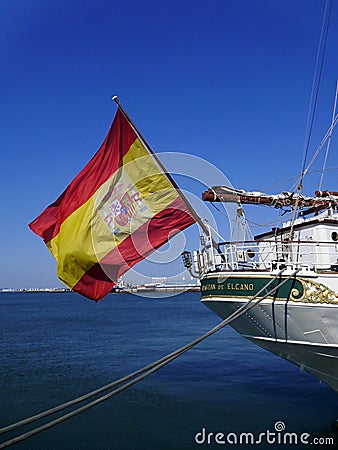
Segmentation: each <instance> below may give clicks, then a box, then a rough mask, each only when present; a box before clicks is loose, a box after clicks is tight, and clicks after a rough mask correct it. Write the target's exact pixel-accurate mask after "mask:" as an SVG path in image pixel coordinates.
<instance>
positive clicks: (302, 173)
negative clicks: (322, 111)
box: [290, 0, 332, 237]
mask: <svg viewBox="0 0 338 450" xmlns="http://www.w3.org/2000/svg"><path fill="white" fill-rule="evenodd" d="M331 9H332V0H327V2H326V5H325V11H324V16H323V22H322V30H321V35H320V40H319V45H318V52H317V61H316V68H315V73H314V77H313V85H312V93H313V88H314V83H315V79H316V72H317V63H318V59H319V55H320V49H321V44H322V38H323V30H324V25H325V21H326V15H327V10H328V18H327V21H326V27H325V37H324V44H323V50H322V52H321V53H322V55H321V62H320V70H319V76H318V80H317V87H316V94H315V101H314V105H313V110H312V116H311V123H310V128H309V132H308V138H307V141H306V140H305V142H306V146H305V154H304V159H303V167H302V172H301V175H300V178H299V182H298V187H297V192H298V194H300V193H301V191H302V189H303V179H304V176H305V173H306V171H305V164H306V160H307V155H308V152H309V146H310V140H311V135H312V128H313V122H314V118H315V113H316V109H317V103H318V93H319V87H320V82H321V79H322V72H323V66H324V56H325V51H326V43H327V36H328V31H329V25H330V18H331ZM312 93H311V100H312ZM310 107H311V103H310ZM309 112H310V108H309ZM308 117H309V116H308ZM307 128H308V127H307ZM305 136H306V134H305ZM299 200H300V195H298V197H297V199H296V203H295V208H294V213H293V217H292V221H291V226H290V236H291V237H292V235H293V229H294V225H295V221H296V217H297V211H298V205H299Z"/></svg>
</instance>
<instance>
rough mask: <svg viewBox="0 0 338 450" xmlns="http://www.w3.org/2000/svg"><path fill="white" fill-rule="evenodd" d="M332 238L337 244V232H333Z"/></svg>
mask: <svg viewBox="0 0 338 450" xmlns="http://www.w3.org/2000/svg"><path fill="white" fill-rule="evenodd" d="M331 238H332V240H333V241H335V242H337V241H338V233H337V232H336V231H333V232H332V233H331Z"/></svg>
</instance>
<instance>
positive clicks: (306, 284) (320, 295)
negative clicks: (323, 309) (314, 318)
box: [290, 278, 338, 305]
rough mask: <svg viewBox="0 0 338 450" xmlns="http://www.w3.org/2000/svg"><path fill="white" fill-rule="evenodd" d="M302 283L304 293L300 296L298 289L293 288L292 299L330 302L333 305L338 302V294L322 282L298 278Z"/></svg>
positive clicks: (306, 301) (308, 301) (307, 301)
mask: <svg viewBox="0 0 338 450" xmlns="http://www.w3.org/2000/svg"><path fill="white" fill-rule="evenodd" d="M297 280H298V281H299V282H300V283H302V286H303V290H304V291H303V295H302V296H301V297H300V298H299V291H298V289H292V291H291V294H290V300H291V301H293V302H303V303H329V304H333V305H337V304H338V296H337V294H336V293H335V292H334V291H333V290H332V289H330V288H328V287H327V286H325V285H324V284H322V283H316V282H315V281H312V280H304V279H303V278H297Z"/></svg>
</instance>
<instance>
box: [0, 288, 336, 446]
mask: <svg viewBox="0 0 338 450" xmlns="http://www.w3.org/2000/svg"><path fill="white" fill-rule="evenodd" d="M0 317H1V332H0V338H1V341H0V361H1V366H0V426H6V425H8V424H10V423H12V422H15V421H18V420H20V419H23V418H25V417H27V416H31V415H33V414H36V413H38V412H40V411H44V410H46V409H48V408H51V407H54V406H56V405H58V404H60V403H63V402H66V401H69V400H71V399H73V398H75V397H78V396H80V395H83V394H85V393H87V392H89V391H92V390H94V389H96V388H98V387H100V386H102V385H105V384H107V383H110V382H112V381H114V380H115V379H117V378H119V377H121V376H124V375H126V374H128V373H130V372H133V371H135V370H136V369H139V368H141V367H143V366H145V365H147V364H149V363H151V362H152V361H155V360H157V359H159V358H160V357H162V356H164V355H166V354H168V353H170V352H172V351H174V350H176V349H177V348H179V347H181V346H183V345H185V344H187V343H188V342H190V341H192V340H194V339H195V338H197V337H199V336H200V335H202V334H203V333H205V332H206V331H208V330H209V329H210V328H212V327H213V326H215V325H216V324H217V323H219V321H220V319H219V318H218V317H217V316H215V315H214V314H213V313H212V312H210V311H209V310H208V309H207V308H206V307H205V306H204V305H203V304H201V303H200V297H199V294H198V293H184V294H180V295H177V296H174V297H160V298H145V297H139V296H134V295H130V294H110V295H108V296H107V297H106V298H105V299H103V300H102V301H101V302H99V303H94V302H91V301H89V300H87V299H84V298H83V297H80V296H79V295H77V294H73V293H2V294H0ZM337 400H338V398H337V394H336V393H335V392H334V391H332V390H331V389H330V388H328V387H327V386H326V385H324V384H320V383H319V382H318V381H317V380H316V379H314V378H313V377H311V376H310V375H308V374H307V373H305V372H300V371H299V369H298V368H297V367H295V366H293V365H292V364H290V363H288V362H286V361H284V360H283V359H280V358H278V357H276V356H274V355H272V354H270V353H268V352H266V351H264V350H262V349H260V348H258V347H256V346H255V345H253V344H252V343H250V342H249V341H247V340H245V339H244V338H242V337H241V336H240V335H238V334H237V333H236V332H235V331H233V330H232V329H231V328H230V327H226V328H225V329H223V330H221V331H219V332H218V333H216V334H215V335H213V336H211V337H209V338H208V339H206V340H205V341H204V342H202V343H201V344H199V345H198V346H196V347H195V348H193V349H192V350H190V351H189V352H188V353H186V354H184V355H183V356H181V357H180V358H178V359H177V360H175V361H173V362H171V363H170V364H169V365H167V366H166V367H164V368H162V369H161V370H159V371H158V372H156V373H155V374H152V375H151V376H149V377H148V378H147V379H145V380H143V381H141V382H140V383H138V384H137V385H134V386H133V387H131V388H129V389H128V390H126V391H124V392H122V393H120V394H118V395H117V396H115V397H113V398H111V399H109V400H107V401H105V402H104V403H101V404H100V405H97V406H95V407H94V408H92V409H90V410H88V411H86V412H84V413H82V414H80V415H78V416H76V417H74V418H72V419H70V420H68V421H66V422H63V423H61V424H59V425H57V426H55V427H53V428H51V429H49V430H47V431H44V432H42V433H40V434H38V435H36V436H34V437H31V438H29V439H27V440H25V441H23V442H21V443H18V444H15V445H14V446H13V447H10V448H15V449H41V450H49V449H55V450H96V449H97V450H105V449H107V450H108V449H117V450H120V449H135V450H137V449H140V450H141V449H149V450H150V449H151V450H152V449H154V450H155V449H182V450H183V449H184V450H185V449H198V448H204V449H209V448H210V449H211V448H229V447H232V448H236V449H237V448H255V447H257V448H264V449H265V448H266V449H269V448H296V445H294V441H292V445H284V444H285V442H284V441H283V439H284V434H285V433H286V432H289V433H293V439H297V440H298V442H297V443H298V446H297V447H299V446H300V445H299V444H300V443H301V442H300V440H301V438H302V439H303V440H304V439H305V442H308V443H311V442H312V441H313V439H314V438H317V439H318V440H317V441H316V442H317V443H318V445H315V444H311V448H337V447H336V446H338V436H337V434H336V432H335V431H334V430H332V428H331V423H332V421H333V420H335V419H336V418H337V417H338V401H337ZM68 411H69V410H67V411H66V412H68ZM47 420H50V419H47ZM41 423H44V422H39V425H40V424H41ZM33 427H34V424H33V425H30V426H28V427H25V428H24V429H23V430H18V431H19V432H18V431H16V432H11V433H10V434H9V435H7V436H4V435H2V436H1V440H0V442H3V441H6V440H7V439H9V438H11V437H13V436H15V435H17V434H21V433H22V432H24V431H27V430H29V429H30V428H33ZM243 433H244V434H243ZM307 435H308V436H307ZM304 436H305V437H304ZM253 438H254V443H252V442H251V439H253ZM324 438H330V439H333V440H334V444H333V445H332V440H331V441H326V445H324V444H322V445H321V444H320V443H321V442H322V443H323V442H324V441H323V440H322V441H320V440H319V439H324ZM288 442H289V441H288V440H287V441H286V443H288ZM306 447H308V445H307V446H306V445H304V448H306Z"/></svg>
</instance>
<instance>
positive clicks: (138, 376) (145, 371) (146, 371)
mask: <svg viewBox="0 0 338 450" xmlns="http://www.w3.org/2000/svg"><path fill="white" fill-rule="evenodd" d="M300 270H301V269H297V270H295V271H294V272H293V273H292V274H291V275H289V276H288V277H286V278H285V279H283V280H282V281H281V282H280V283H279V284H278V285H277V286H275V287H273V288H272V289H271V290H270V291H269V292H266V289H267V288H268V287H269V286H270V285H271V284H272V283H273V282H274V281H275V280H276V279H278V278H279V277H280V276H281V275H282V273H283V272H284V271H285V269H283V270H281V271H280V272H279V273H278V274H277V275H276V276H275V277H274V278H272V279H271V280H270V281H269V282H268V283H267V284H266V285H264V286H263V287H262V288H261V289H260V290H259V291H258V292H257V293H256V294H255V295H254V296H253V297H252V298H251V299H250V300H249V301H248V302H247V303H245V304H244V305H242V306H241V307H240V308H239V309H237V310H236V311H235V312H233V313H232V314H230V316H228V317H227V318H226V319H224V320H223V321H222V322H221V323H219V324H218V325H216V326H215V327H214V328H212V329H211V330H209V331H208V332H207V333H205V334H203V335H202V336H200V337H199V338H197V339H195V340H193V341H192V342H190V343H188V344H186V345H185V346H183V347H181V348H179V349H177V350H175V351H174V352H172V353H170V354H168V355H166V356H164V357H163V358H161V359H159V360H157V361H154V362H153V363H151V364H149V365H147V366H145V367H143V368H141V369H139V370H136V371H135V372H133V373H131V374H129V375H126V376H125V377H122V378H120V379H118V380H116V381H114V382H112V383H109V384H107V385H105V386H102V387H101V388H99V389H96V390H94V391H92V392H89V393H88V394H85V395H83V396H81V397H78V398H76V399H74V400H71V401H69V402H66V403H63V404H62V405H59V406H56V407H55V408H51V409H49V410H47V411H44V412H41V413H39V414H36V415H34V416H31V417H28V418H27V419H24V420H21V421H19V422H16V423H14V424H12V425H8V426H6V427H4V428H1V429H0V433H7V432H9V431H12V430H14V429H16V428H19V427H22V426H24V425H27V424H29V423H32V422H35V421H37V420H39V419H42V418H44V417H47V416H49V415H51V414H55V413H56V412H59V411H61V410H63V409H66V408H68V407H70V406H73V405H75V404H77V403H80V402H83V401H84V400H88V399H89V398H91V397H94V396H96V395H98V394H100V393H102V392H104V391H106V390H108V389H111V388H112V387H114V386H117V385H118V384H121V383H125V384H123V385H122V386H120V387H119V388H117V389H114V390H113V391H111V392H108V393H107V394H105V395H103V396H101V397H99V398H97V399H96V400H93V401H91V402H89V403H87V404H85V405H83V406H81V407H79V408H77V409H75V410H73V411H71V412H69V413H67V414H65V415H63V416H61V417H58V418H57V419H54V420H52V421H50V422H47V423H46V424H44V425H41V426H39V427H37V428H34V429H33V430H30V431H28V432H26V433H24V434H21V435H19V436H16V437H14V438H12V439H10V440H8V441H6V442H3V443H2V444H0V449H3V448H6V447H9V446H11V445H13V444H16V443H18V442H20V441H23V440H24V439H27V438H29V437H32V436H34V435H36V434H38V433H41V432H42V431H44V430H47V429H48V428H51V427H53V426H55V425H57V424H59V423H61V422H64V421H65V420H68V419H70V418H72V417H74V416H76V415H78V414H80V413H82V412H84V411H86V410H88V409H90V408H92V407H93V406H95V405H98V404H99V403H102V402H103V401H105V400H107V399H109V398H111V397H113V396H114V395H116V394H119V393H120V392H122V391H124V390H125V389H127V388H128V387H130V386H132V385H134V384H136V383H138V382H139V381H141V380H143V379H144V378H146V377H148V376H149V375H151V374H152V373H154V372H156V371H157V370H159V369H161V368H162V367H164V366H165V365H167V364H169V363H170V362H171V361H173V360H174V359H176V358H178V357H179V356H181V355H183V354H184V353H185V352H187V351H188V350H190V349H191V348H193V347H195V346H196V345H197V344H199V343H200V342H202V341H203V340H205V339H206V338H208V337H209V336H211V335H213V334H215V333H216V332H217V331H219V330H220V329H222V328H224V327H225V326H226V325H229V323H231V322H232V321H233V320H236V319H238V318H239V317H240V316H242V315H243V314H245V313H246V312H247V311H249V310H250V309H251V308H253V307H254V306H256V305H257V304H258V303H260V302H261V301H262V300H264V299H265V298H267V297H268V296H271V295H272V294H274V293H275V292H277V290H278V289H279V288H280V287H281V286H283V285H284V284H285V283H286V282H287V281H289V280H290V279H291V278H294V277H295V276H296V275H297V273H298V272H299V271H300ZM264 291H265V294H264V295H263V297H261V298H259V299H258V300H257V301H256V302H254V300H256V299H257V297H259V296H260V295H261V294H262V293H263V292H264ZM129 380H130V381H129Z"/></svg>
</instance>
